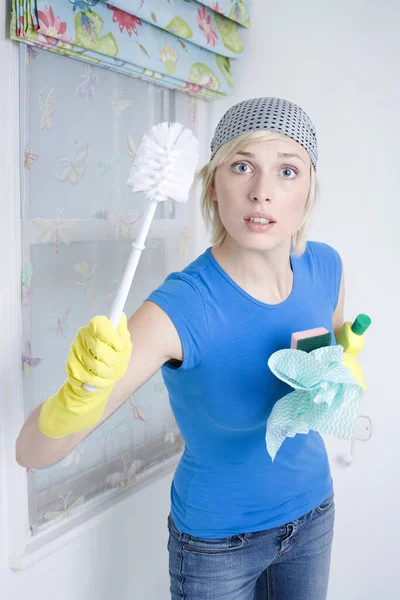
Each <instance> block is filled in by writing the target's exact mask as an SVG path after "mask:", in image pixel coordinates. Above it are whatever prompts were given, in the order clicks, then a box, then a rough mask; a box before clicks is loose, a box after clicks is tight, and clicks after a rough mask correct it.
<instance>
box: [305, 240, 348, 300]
mask: <svg viewBox="0 0 400 600" xmlns="http://www.w3.org/2000/svg"><path fill="white" fill-rule="evenodd" d="M311 249H312V253H313V260H314V262H315V264H316V266H317V269H318V273H319V276H320V278H321V279H322V280H323V283H324V286H325V288H326V291H327V293H328V295H329V298H330V300H331V302H332V312H334V311H335V310H336V307H337V303H338V301H339V292H340V283H341V280H342V270H343V265H342V259H341V257H340V254H339V252H338V251H337V250H335V248H332V246H329V245H328V244H325V243H323V242H311Z"/></svg>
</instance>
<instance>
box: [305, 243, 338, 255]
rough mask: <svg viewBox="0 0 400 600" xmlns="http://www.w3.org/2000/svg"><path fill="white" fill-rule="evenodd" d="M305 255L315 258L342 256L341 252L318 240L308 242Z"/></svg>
mask: <svg viewBox="0 0 400 600" xmlns="http://www.w3.org/2000/svg"><path fill="white" fill-rule="evenodd" d="M305 253H309V254H312V255H313V256H321V257H328V256H340V255H339V252H338V251H337V250H336V248H334V247H333V246H331V245H330V244H327V243H326V242H320V241H316V240H308V241H307V244H306V250H305Z"/></svg>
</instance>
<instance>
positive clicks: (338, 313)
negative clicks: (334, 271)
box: [332, 263, 345, 336]
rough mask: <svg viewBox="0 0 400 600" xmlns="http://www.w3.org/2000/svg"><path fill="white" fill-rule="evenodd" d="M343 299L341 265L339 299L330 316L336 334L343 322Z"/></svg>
mask: <svg viewBox="0 0 400 600" xmlns="http://www.w3.org/2000/svg"><path fill="white" fill-rule="evenodd" d="M344 297H345V283H344V269H343V263H342V279H341V281H340V290H339V299H338V303H337V306H336V308H335V312H334V313H333V316H332V322H333V331H334V333H335V336H336V334H337V333H338V332H339V330H340V328H341V327H342V325H343V322H344Z"/></svg>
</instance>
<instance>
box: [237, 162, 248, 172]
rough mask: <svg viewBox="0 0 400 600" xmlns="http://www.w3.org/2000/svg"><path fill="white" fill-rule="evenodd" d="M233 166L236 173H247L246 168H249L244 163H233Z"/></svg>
mask: <svg viewBox="0 0 400 600" xmlns="http://www.w3.org/2000/svg"><path fill="white" fill-rule="evenodd" d="M233 168H234V170H235V172H236V173H249V171H248V170H247V169H250V167H249V165H246V163H236V165H233Z"/></svg>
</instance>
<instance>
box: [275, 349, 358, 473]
mask: <svg viewBox="0 0 400 600" xmlns="http://www.w3.org/2000/svg"><path fill="white" fill-rule="evenodd" d="M342 357H343V346H341V345H335V346H326V347H323V348H317V350H313V351H312V352H304V351H302V350H278V351H277V352H274V354H272V355H271V357H270V359H269V360H268V366H269V368H270V369H271V371H272V372H273V373H274V375H276V377H278V378H279V379H281V380H282V381H284V382H285V383H288V384H289V385H290V386H292V387H293V388H294V389H295V391H294V392H291V393H289V394H287V395H286V396H284V397H283V398H281V399H280V400H278V401H277V402H276V404H275V405H274V407H273V409H272V412H271V414H270V416H269V418H268V421H267V433H266V444H267V450H268V453H269V455H270V456H271V458H272V461H274V459H275V456H276V453H277V452H278V450H279V448H280V447H281V445H282V443H283V441H284V439H285V438H286V437H294V436H295V435H296V434H297V433H308V432H309V431H310V429H312V430H313V431H318V432H319V433H328V434H330V435H333V436H335V437H338V438H342V439H345V440H351V439H352V438H353V437H354V433H355V425H356V419H357V416H358V411H359V406H360V401H361V398H362V396H363V389H362V387H361V385H360V383H359V382H358V380H357V379H356V378H355V377H354V375H352V373H351V372H350V371H349V369H348V368H347V367H345V366H344V365H343V364H342Z"/></svg>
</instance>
